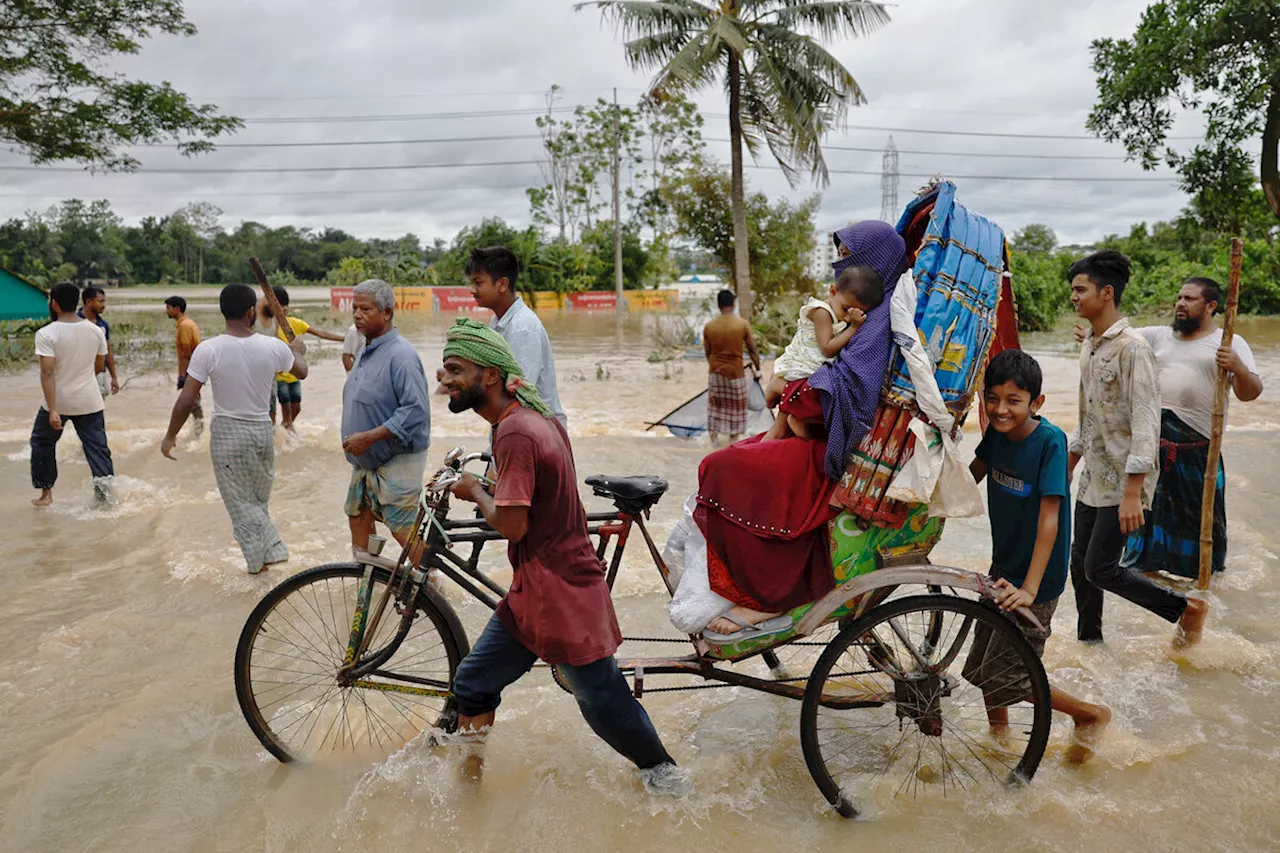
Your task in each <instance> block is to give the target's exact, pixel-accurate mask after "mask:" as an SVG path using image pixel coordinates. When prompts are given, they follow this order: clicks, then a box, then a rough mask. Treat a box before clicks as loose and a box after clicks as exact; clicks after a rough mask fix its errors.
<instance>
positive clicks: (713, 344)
mask: <svg viewBox="0 0 1280 853" xmlns="http://www.w3.org/2000/svg"><path fill="white" fill-rule="evenodd" d="M736 299H737V297H736V296H734V295H733V291H732V290H722V291H720V294H719V295H718V296H717V297H716V304H717V305H719V306H720V316H718V317H716V318H715V319H713V320H712V321H711V322H709V323H707V325H706V326H705V327H704V328H703V330H702V349H703V351H704V352H705V353H706V356H707V432H708V433H710V435H711V446H712V447H719V446H720V436H722V435H727V436H729V443H730V444H733V443H734V442H736V441H737V440H738V439H739V438H742V433H744V432H746V429H747V376H746V371H745V370H744V369H743V367H742V350H743V349H744V348H745V349H746V350H747V352H748V353H749V354H750V355H751V366H752V367H754V368H755V369H756V372H757V373H759V372H760V354H759V353H758V352H756V342H755V339H754V338H752V337H751V324H750V323H748V322H747V321H746V320H744V319H742V318H741V317H739V316H738V315H737V314H735V313H733V303H734V301H735V300H736Z"/></svg>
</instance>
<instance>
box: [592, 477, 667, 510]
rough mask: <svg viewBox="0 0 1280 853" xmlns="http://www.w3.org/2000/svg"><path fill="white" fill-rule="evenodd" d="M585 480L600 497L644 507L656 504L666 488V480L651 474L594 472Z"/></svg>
mask: <svg viewBox="0 0 1280 853" xmlns="http://www.w3.org/2000/svg"><path fill="white" fill-rule="evenodd" d="M586 482H587V485H588V486H590V487H591V489H592V491H593V492H594V493H595V494H597V495H599V496H600V497H603V498H609V499H610V500H615V501H619V502H621V503H624V504H636V505H639V506H640V507H641V508H645V509H647V508H648V507H651V506H653V505H654V504H656V503H657V502H658V499H659V498H661V497H662V496H663V495H664V494H666V492H667V488H668V485H667V481H666V480H664V479H662V478H661V477H655V476H652V475H640V476H635V477H610V476H607V475H605V474H594V475H592V476H590V477H588V478H587V480H586Z"/></svg>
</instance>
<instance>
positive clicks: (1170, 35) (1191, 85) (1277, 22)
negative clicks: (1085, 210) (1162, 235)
mask: <svg viewBox="0 0 1280 853" xmlns="http://www.w3.org/2000/svg"><path fill="white" fill-rule="evenodd" d="M1093 69H1094V72H1095V73H1096V74H1097V85H1098V99H1097V102H1096V103H1095V105H1094V108H1093V111H1092V113H1091V114H1090V116H1089V121H1088V127H1089V129H1090V130H1091V131H1093V132H1094V133H1095V134H1097V135H1098V136H1100V137H1102V138H1103V139H1106V140H1108V141H1111V142H1121V143H1123V145H1124V147H1125V150H1126V151H1127V152H1128V154H1129V156H1130V157H1133V158H1136V159H1138V160H1139V161H1140V162H1141V163H1142V166H1143V168H1146V169H1153V168H1155V167H1156V166H1157V165H1158V164H1159V163H1160V162H1161V161H1164V162H1166V163H1168V165H1169V166H1171V167H1172V168H1174V169H1177V170H1178V172H1179V174H1180V176H1181V181H1182V187H1183V189H1184V190H1185V191H1187V192H1188V193H1190V194H1192V195H1194V196H1196V197H1197V198H1198V199H1200V203H1201V210H1202V212H1203V213H1205V214H1209V215H1210V216H1211V218H1212V219H1213V220H1214V222H1213V224H1214V225H1215V226H1217V227H1220V228H1224V229H1231V230H1234V229H1235V228H1238V227H1239V224H1240V223H1239V222H1238V221H1237V220H1236V219H1235V218H1234V216H1233V215H1232V214H1231V211H1232V210H1233V209H1234V208H1236V207H1239V206H1241V202H1242V200H1243V199H1242V196H1241V193H1243V191H1244V190H1245V189H1246V188H1247V187H1248V183H1245V182H1244V181H1243V180H1242V175H1243V174H1245V173H1247V171H1248V170H1249V168H1250V165H1251V162H1252V158H1251V157H1250V156H1249V154H1248V153H1246V146H1248V145H1249V144H1250V143H1252V142H1253V141H1254V140H1257V139H1259V137H1260V141H1261V146H1262V159H1261V169H1260V180H1261V185H1262V191H1263V193H1264V195H1265V198H1266V201H1267V204H1268V206H1269V207H1270V208H1271V211H1272V213H1273V214H1274V215H1275V216H1277V217H1280V161H1278V158H1280V3H1277V2H1276V0H1162V2H1158V3H1153V4H1152V5H1151V6H1149V7H1147V10H1146V12H1144V13H1143V16H1142V20H1141V22H1140V23H1139V24H1138V28H1137V30H1136V31H1135V32H1134V35H1133V38H1130V39H1098V40H1096V41H1095V42H1094V43H1093ZM1174 105H1178V106H1181V107H1183V108H1191V109H1200V110H1201V111H1202V112H1203V114H1204V118H1205V121H1206V126H1205V134H1204V140H1203V142H1201V143H1200V144H1198V145H1196V146H1195V147H1194V148H1192V150H1191V151H1190V152H1179V151H1177V150H1175V149H1174V148H1172V147H1170V146H1168V145H1167V144H1166V143H1167V142H1168V138H1169V131H1170V129H1171V128H1172V126H1173V122H1174V118H1175V115H1174V109H1173V107H1174Z"/></svg>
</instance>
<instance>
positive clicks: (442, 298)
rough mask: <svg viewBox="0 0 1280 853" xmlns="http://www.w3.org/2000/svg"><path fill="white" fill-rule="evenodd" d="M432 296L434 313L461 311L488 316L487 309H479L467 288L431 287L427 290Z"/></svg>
mask: <svg viewBox="0 0 1280 853" xmlns="http://www.w3.org/2000/svg"><path fill="white" fill-rule="evenodd" d="M427 289H429V290H430V291H431V293H432V295H433V296H434V302H435V309H436V311H451V312H452V311H462V312H466V313H469V314H486V315H487V314H489V313H490V311H489V309H488V308H481V307H480V306H479V305H477V304H476V299H475V297H474V296H472V295H471V289H470V288H467V287H432V288H427Z"/></svg>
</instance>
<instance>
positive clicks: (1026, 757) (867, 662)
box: [800, 595, 1052, 817]
mask: <svg viewBox="0 0 1280 853" xmlns="http://www.w3.org/2000/svg"><path fill="white" fill-rule="evenodd" d="M980 626H981V627H982V628H984V629H986V630H989V631H990V632H991V634H992V636H993V638H994V637H999V638H1000V640H1002V641H1003V642H1004V644H1005V645H1007V647H1008V648H1009V650H1010V651H1009V652H1008V653H1006V654H1005V655H1003V656H1001V658H1000V659H999V660H998V661H994V660H993V659H992V658H990V657H988V659H987V660H988V664H987V665H986V666H984V667H983V669H982V670H981V671H973V672H970V673H969V675H970V677H971V678H972V679H973V681H976V682H978V683H973V682H972V681H970V680H969V679H966V678H965V677H964V675H963V674H962V673H963V671H964V670H965V663H966V660H967V659H968V657H969V652H970V650H971V648H972V646H973V643H974V639H975V636H977V635H979V633H981V632H980V631H979V630H978V629H979V627H980ZM1019 667H1020V668H1022V669H1023V670H1025V671H1026V673H1027V674H1028V676H1029V677H1028V679H1027V683H1028V685H1029V694H1028V700H1033V701H1027V700H1023V701H1017V702H1013V703H1012V704H1007V706H1006V707H1005V708H1004V710H1005V712H1006V713H1007V714H1008V721H1009V724H1008V726H1007V728H1001V729H1000V730H993V728H992V726H991V724H990V722H989V719H988V715H987V707H986V700H985V699H984V688H985V689H986V690H987V691H988V692H991V691H993V690H994V688H995V686H996V685H998V684H1005V683H1006V682H1007V679H1008V673H1009V672H1010V671H1014V670H1017V669H1018V668H1019ZM1015 692H1018V691H1016V690H1015ZM1006 693H1007V691H1006ZM997 701H1012V700H1006V699H1004V698H1000V697H997ZM1051 714H1052V711H1051V709H1050V707H1049V682H1048V679H1047V678H1046V676H1045V673H1044V667H1043V666H1042V665H1041V663H1040V660H1039V659H1038V658H1037V657H1036V654H1035V650H1034V649H1033V648H1032V647H1031V645H1030V643H1028V642H1027V640H1026V638H1025V637H1023V636H1022V633H1021V632H1020V631H1019V630H1018V629H1017V627H1016V626H1015V625H1014V623H1013V622H1012V621H1011V619H1010V618H1009V617H1008V616H1005V615H1002V614H1001V613H999V612H998V611H997V610H995V609H994V608H993V607H991V606H989V605H985V604H981V603H979V602H976V601H970V600H967V599H962V598H958V597H955V596H948V595H920V596H912V597H909V598H900V599H896V600H891V601H889V602H887V603H885V604H883V605H881V606H879V607H877V608H876V609H874V610H872V611H871V612H870V613H868V614H867V615H865V616H864V617H863V618H862V619H860V620H858V621H857V622H855V623H854V624H852V625H849V626H848V627H846V628H844V629H843V630H842V631H840V633H839V635H838V636H836V637H835V639H833V640H832V641H831V642H830V644H829V645H828V646H827V648H826V649H825V651H823V653H822V656H821V657H820V658H819V659H818V661H817V663H816V664H815V665H814V667H813V673H812V675H811V676H810V678H809V682H808V685H807V687H806V689H805V697H804V703H803V705H802V707H801V712H800V740H801V745H802V746H803V749H804V756H805V762H806V763H807V764H808V765H809V772H810V773H811V774H812V775H813V779H814V781H815V782H816V783H817V784H818V787H819V788H820V789H821V790H822V793H823V795H824V796H826V798H827V800H828V802H830V803H831V804H832V805H833V806H834V807H835V808H836V810H837V811H838V812H839V813H840V814H841V815H843V816H845V817H853V816H856V815H857V814H858V813H860V812H863V811H867V810H873V809H874V810H879V809H882V808H884V807H885V806H886V805H888V803H889V801H891V800H893V799H894V798H903V797H905V798H911V799H925V798H929V797H935V796H943V797H947V796H953V795H959V794H962V793H964V792H967V791H969V790H972V789H974V788H978V787H981V786H985V785H993V784H994V785H1001V784H1018V783H1022V782H1025V781H1026V780H1028V779H1030V778H1031V777H1032V776H1033V775H1034V774H1035V771H1036V768H1037V767H1038V766H1039V764H1040V759H1041V758H1042V757H1043V755H1044V749H1045V744H1046V742H1047V741H1048V737H1049V727H1050V717H1051Z"/></svg>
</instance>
